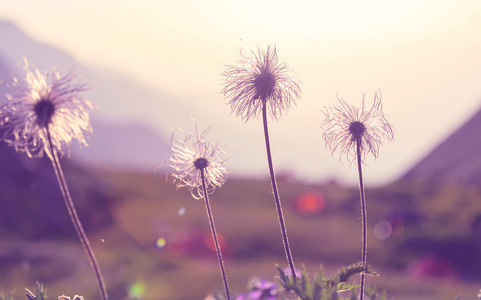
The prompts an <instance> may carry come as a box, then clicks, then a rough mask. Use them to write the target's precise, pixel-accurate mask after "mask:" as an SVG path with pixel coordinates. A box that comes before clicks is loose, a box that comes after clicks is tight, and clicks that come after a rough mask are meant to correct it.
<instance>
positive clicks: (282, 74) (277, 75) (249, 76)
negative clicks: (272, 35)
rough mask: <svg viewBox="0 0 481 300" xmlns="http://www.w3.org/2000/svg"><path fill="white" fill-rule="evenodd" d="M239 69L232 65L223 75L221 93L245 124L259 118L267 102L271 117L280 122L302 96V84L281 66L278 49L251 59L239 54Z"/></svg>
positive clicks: (254, 55)
mask: <svg viewBox="0 0 481 300" xmlns="http://www.w3.org/2000/svg"><path fill="white" fill-rule="evenodd" d="M240 55H241V59H240V60H239V64H238V65H229V66H227V69H226V70H225V71H224V73H223V74H222V75H223V76H224V77H225V81H224V88H223V89H222V91H221V93H222V94H223V95H224V97H226V98H227V99H228V100H229V102H228V103H229V104H230V106H231V110H232V112H233V113H234V114H236V115H238V116H240V117H241V118H242V120H243V121H244V122H247V121H248V120H250V119H251V118H257V117H258V116H259V115H260V114H261V112H262V106H263V103H264V102H266V104H267V105H268V106H267V109H268V111H269V114H270V116H271V117H272V118H273V119H275V120H277V119H279V118H280V117H281V116H282V115H283V114H285V113H286V112H287V111H288V110H289V109H290V108H291V107H292V106H295V105H296V101H297V100H298V99H299V98H300V96H301V88H300V86H299V81H298V80H297V79H296V78H294V77H293V76H291V75H289V72H290V70H289V69H288V68H287V66H286V64H285V63H281V64H279V63H278V58H277V52H276V47H275V46H274V47H273V46H270V45H268V46H267V49H266V51H263V50H261V49H260V48H258V49H257V54H256V53H255V52H254V51H252V52H251V56H250V57H248V56H245V55H243V53H242V51H241V53H240Z"/></svg>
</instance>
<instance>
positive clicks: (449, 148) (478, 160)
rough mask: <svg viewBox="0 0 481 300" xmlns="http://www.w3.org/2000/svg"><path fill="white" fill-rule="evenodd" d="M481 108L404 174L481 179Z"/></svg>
mask: <svg viewBox="0 0 481 300" xmlns="http://www.w3.org/2000/svg"><path fill="white" fill-rule="evenodd" d="M480 134H481V110H480V111H478V112H477V113H476V114H474V115H473V116H472V117H471V119H469V120H468V121H467V122H466V123H465V124H464V125H462V126H461V127H460V128H459V129H458V130H457V131H455V132H454V133H453V134H451V135H450V136H449V137H448V138H447V139H446V140H444V141H443V142H442V143H441V144H439V145H438V146H437V147H435V148H434V150H433V151H432V152H431V153H429V154H428V155H427V156H426V157H424V158H423V159H422V160H421V161H419V162H418V163H417V164H416V165H415V166H414V167H413V168H412V169H410V170H409V171H408V172H407V173H406V174H405V175H404V176H403V178H402V179H403V180H407V181H425V180H427V181H446V180H448V181H453V182H456V183H461V184H480V183H481V138H480Z"/></svg>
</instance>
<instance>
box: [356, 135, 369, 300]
mask: <svg viewBox="0 0 481 300" xmlns="http://www.w3.org/2000/svg"><path fill="white" fill-rule="evenodd" d="M356 155H357V169H358V173H359V192H360V194H361V219H362V263H363V265H364V266H366V263H367V209H366V196H365V194H364V181H363V179H362V159H361V140H357V141H356ZM364 277H365V275H364V273H362V274H361V291H360V295H359V298H360V300H363V298H364V285H365V278H364Z"/></svg>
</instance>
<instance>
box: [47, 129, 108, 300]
mask: <svg viewBox="0 0 481 300" xmlns="http://www.w3.org/2000/svg"><path fill="white" fill-rule="evenodd" d="M47 137H48V143H49V148H50V152H51V153H52V157H51V160H52V165H53V168H54V170H55V175H56V176H57V180H58V184H59V186H60V190H61V191H62V196H63V199H64V201H65V205H66V206H67V210H68V214H69V216H70V219H71V220H72V223H73V226H74V227H75V231H76V232H77V235H78V237H79V239H80V242H81V243H82V245H83V247H84V249H85V251H86V252H87V257H88V258H89V261H90V265H91V266H92V268H93V270H94V272H95V276H96V278H97V282H98V285H99V290H100V296H101V298H102V299H103V300H108V299H109V296H108V294H107V289H106V287H105V283H104V279H103V277H102V272H101V271H100V267H99V264H98V262H97V258H96V257H95V254H94V251H93V250H92V247H91V246H90V242H89V240H88V238H87V235H86V234H85V231H84V229H83V227H82V223H81V222H80V219H79V217H78V215H77V210H76V209H75V206H74V204H73V201H72V197H71V196H70V192H69V189H68V186H67V182H66V181H65V177H64V174H63V171H62V167H61V166H60V161H59V159H58V155H57V152H56V151H55V149H54V147H53V144H52V139H51V136H50V131H49V130H48V128H47Z"/></svg>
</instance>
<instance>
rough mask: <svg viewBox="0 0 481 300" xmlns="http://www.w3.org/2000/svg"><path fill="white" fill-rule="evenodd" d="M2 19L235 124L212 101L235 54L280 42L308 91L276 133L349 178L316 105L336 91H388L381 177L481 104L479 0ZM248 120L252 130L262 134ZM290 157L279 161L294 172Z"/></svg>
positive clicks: (115, 10) (38, 4)
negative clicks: (389, 137)
mask: <svg viewBox="0 0 481 300" xmlns="http://www.w3.org/2000/svg"><path fill="white" fill-rule="evenodd" d="M0 18H2V19H7V20H11V21H13V22H15V23H16V24H17V25H18V26H19V27H20V28H21V29H22V30H24V31H25V32H26V33H27V34H29V35H30V36H32V37H33V38H35V39H37V40H39V41H40V42H44V43H47V44H50V45H52V46H56V47H59V48H61V49H63V50H65V51H67V52H68V53H70V54H71V55H72V56H74V57H75V58H76V59H77V60H79V61H80V62H81V63H87V64H95V65H101V66H106V67H109V68H112V69H115V70H119V71H121V72H125V73H127V74H129V75H131V76H134V77H135V78H136V79H138V80H139V81H142V82H144V83H146V84H148V85H149V86H152V87H154V88H156V89H158V90H160V91H167V92H168V93H172V94H176V95H179V96H181V97H182V98H183V99H191V101H192V105H193V106H194V107H196V108H198V109H199V110H205V111H208V112H209V113H210V114H211V115H212V116H217V115H219V114H224V115H225V118H226V121H225V122H226V123H228V124H234V123H241V120H240V119H239V118H236V117H234V116H229V108H228V107H227V106H226V105H219V107H217V106H216V105H213V103H224V102H225V100H224V99H223V98H222V96H221V95H220V93H219V92H220V90H221V83H222V78H221V76H220V74H221V73H222V71H223V69H224V68H225V65H226V64H233V63H235V62H236V60H237V59H238V52H239V49H240V48H243V49H244V51H248V50H250V49H255V48H256V47H257V45H259V46H261V47H264V46H265V45H266V44H267V43H271V44H275V45H276V46H277V52H278V56H279V60H280V61H281V62H286V63H287V65H288V66H289V67H290V68H291V69H293V70H294V71H295V73H296V74H297V75H298V77H299V78H300V80H301V81H302V89H303V97H302V100H301V101H300V102H299V104H298V107H297V108H296V109H294V110H293V111H291V112H289V114H288V115H287V116H286V117H285V118H281V120H280V121H279V122H277V123H273V124H272V130H271V131H272V134H273V139H274V140H275V139H276V138H277V140H278V141H279V144H282V143H283V142H286V143H285V144H284V146H286V145H287V146H288V145H289V143H288V141H295V139H296V138H298V137H299V136H307V137H311V139H312V140H316V143H313V144H306V146H305V148H306V149H303V151H305V155H312V156H319V157H320V158H321V159H320V161H321V160H323V161H326V163H325V165H324V166H322V165H321V166H320V168H323V167H325V168H326V172H331V173H332V174H335V175H338V176H347V177H349V178H351V179H352V181H355V178H356V177H355V174H351V173H354V172H353V168H351V169H349V166H347V165H344V166H342V165H340V164H339V161H338V158H335V157H331V155H330V153H329V152H328V151H327V150H326V149H325V148H324V143H323V141H322V139H321V134H322V131H321V129H320V128H319V126H320V124H321V122H322V120H323V116H322V113H321V112H320V110H321V109H322V108H323V107H324V106H327V105H332V104H335V101H336V95H337V94H338V95H339V96H340V97H342V98H343V99H345V100H346V101H348V102H350V103H351V104H354V105H359V104H360V100H361V97H362V92H366V93H367V96H366V99H367V100H368V101H369V100H371V98H372V92H374V91H376V90H378V89H381V91H382V94H383V107H384V112H385V113H387V114H388V115H389V119H390V120H391V123H392V124H393V126H394V127H395V141H394V143H391V144H388V145H385V146H383V147H382V148H381V151H380V157H379V158H378V159H377V160H376V161H375V162H371V163H369V169H368V170H367V171H366V172H367V174H368V176H369V175H370V174H372V177H373V179H372V182H373V183H384V182H386V181H389V180H392V179H395V178H396V176H399V175H401V174H402V173H403V172H405V171H407V169H408V168H409V167H410V166H411V165H412V164H414V163H415V162H416V161H417V160H419V159H420V158H422V157H423V155H425V154H426V152H427V151H429V150H430V149H432V148H433V147H434V146H435V145H436V143H438V142H439V141H441V140H442V139H443V138H444V137H446V136H447V135H448V134H449V133H450V132H452V131H453V130H455V129H456V127H457V126H459V125H461V124H462V123H463V122H464V121H465V120H466V118H468V117H469V116H470V115H472V114H474V113H475V111H476V110H477V109H478V108H479V107H480V106H481V54H480V53H481V1H479V0H461V1H449V0H437V1H431V0H407V1H386V0H379V1H377V0H376V1H374V0H367V1H356V0H346V1H302V0H301V1H281V0H277V1H261V0H257V1H256V0H243V1H226V0H210V1H208V0H197V1H195V0H191V1H182V0H180V1H159V0H136V1H131V0H115V1H113V0H96V1H93V0H83V1H65V0H62V1H60V0H55V1H54V0H46V1H32V0H17V1H2V2H1V3H0ZM0 42H2V43H3V42H6V41H0ZM186 101H188V100H186ZM368 103H369V102H368ZM211 110H212V111H211ZM138 117H139V118H140V119H141V118H142V116H138ZM213 118H214V117H213ZM219 120H220V119H219ZM219 120H215V121H216V122H219ZM198 121H199V120H198ZM201 123H203V124H206V125H210V123H209V121H201ZM252 123H254V122H251V123H249V124H246V125H245V128H246V130H253V128H256V130H257V125H258V124H252ZM218 127H221V126H218ZM215 130H216V129H215V127H214V129H213V130H212V134H214V135H215ZM219 130H220V129H219ZM276 131H277V132H278V133H276ZM281 133H282V134H281ZM223 143H224V144H235V143H236V141H235V139H234V138H233V139H232V140H228V141H225V142H224V141H223ZM239 144H241V146H242V141H239ZM259 147H263V145H259ZM261 149H263V148H260V150H261ZM296 151H298V150H296ZM290 159H292V157H291V158H290V157H282V156H281V157H279V158H278V160H279V162H281V163H282V162H284V165H285V166H288V167H289V168H292V169H294V170H296V168H297V162H296V160H295V159H293V160H292V162H290ZM370 172H371V173H370ZM296 173H298V174H299V175H301V176H302V173H303V171H302V170H299V169H297V170H296ZM324 176H325V174H324ZM349 178H348V179H347V181H350V179H349Z"/></svg>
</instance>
